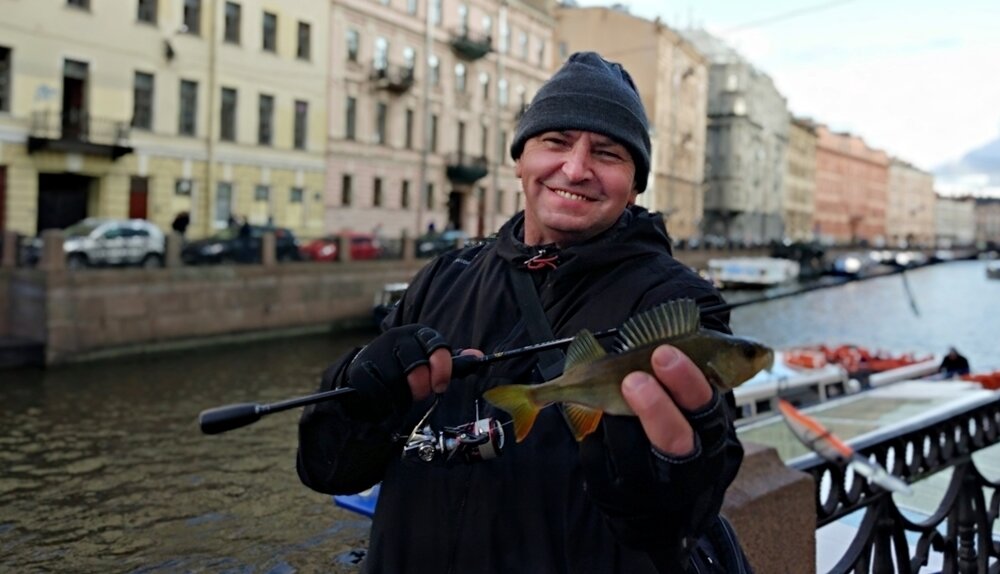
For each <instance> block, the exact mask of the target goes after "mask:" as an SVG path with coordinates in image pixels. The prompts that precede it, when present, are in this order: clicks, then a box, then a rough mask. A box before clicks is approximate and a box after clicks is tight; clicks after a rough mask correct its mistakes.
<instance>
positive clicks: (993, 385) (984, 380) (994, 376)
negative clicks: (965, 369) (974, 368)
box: [961, 371, 1000, 391]
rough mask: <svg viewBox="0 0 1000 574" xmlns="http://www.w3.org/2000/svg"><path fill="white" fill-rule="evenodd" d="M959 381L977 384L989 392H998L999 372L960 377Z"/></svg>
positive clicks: (999, 383) (999, 388)
mask: <svg viewBox="0 0 1000 574" xmlns="http://www.w3.org/2000/svg"><path fill="white" fill-rule="evenodd" d="M961 379H962V380H963V381H973V382H976V383H979V384H980V385H982V387H983V388H984V389H987V390H990V391H996V390H1000V371H993V372H992V373H982V374H976V375H962V376H961Z"/></svg>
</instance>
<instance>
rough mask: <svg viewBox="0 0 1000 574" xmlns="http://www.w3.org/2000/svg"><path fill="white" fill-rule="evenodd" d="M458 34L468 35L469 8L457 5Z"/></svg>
mask: <svg viewBox="0 0 1000 574" xmlns="http://www.w3.org/2000/svg"><path fill="white" fill-rule="evenodd" d="M458 33H459V34H460V35H462V36H467V35H468V34H469V7H468V6H466V5H465V4H459V5H458Z"/></svg>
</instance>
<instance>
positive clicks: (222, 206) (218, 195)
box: [214, 181, 233, 227]
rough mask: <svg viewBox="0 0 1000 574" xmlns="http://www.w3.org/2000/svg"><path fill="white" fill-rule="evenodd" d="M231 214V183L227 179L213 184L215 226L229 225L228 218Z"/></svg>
mask: <svg viewBox="0 0 1000 574" xmlns="http://www.w3.org/2000/svg"><path fill="white" fill-rule="evenodd" d="M232 214H233V184H232V183H230V182H228V181H220V182H219V183H217V184H216V185H215V218H214V221H215V226H216V227H225V226H227V225H229V218H230V217H231V216H232Z"/></svg>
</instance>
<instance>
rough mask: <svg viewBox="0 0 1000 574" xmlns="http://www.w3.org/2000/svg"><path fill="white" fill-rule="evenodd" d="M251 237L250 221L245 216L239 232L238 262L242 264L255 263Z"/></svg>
mask: <svg viewBox="0 0 1000 574" xmlns="http://www.w3.org/2000/svg"><path fill="white" fill-rule="evenodd" d="M251 235H252V230H251V229H250V220H249V219H247V218H246V217H245V216H244V217H243V223H241V224H240V228H239V231H238V232H237V257H236V260H237V261H239V262H241V263H250V262H252V261H253V253H252V251H253V248H252V245H251Z"/></svg>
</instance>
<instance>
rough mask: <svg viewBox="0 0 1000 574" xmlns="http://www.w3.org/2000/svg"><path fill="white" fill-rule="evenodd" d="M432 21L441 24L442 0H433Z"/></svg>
mask: <svg viewBox="0 0 1000 574" xmlns="http://www.w3.org/2000/svg"><path fill="white" fill-rule="evenodd" d="M431 23H432V24H434V25H435V26H440V25H441V0H431Z"/></svg>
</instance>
